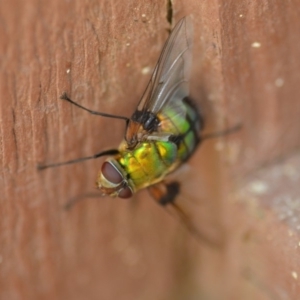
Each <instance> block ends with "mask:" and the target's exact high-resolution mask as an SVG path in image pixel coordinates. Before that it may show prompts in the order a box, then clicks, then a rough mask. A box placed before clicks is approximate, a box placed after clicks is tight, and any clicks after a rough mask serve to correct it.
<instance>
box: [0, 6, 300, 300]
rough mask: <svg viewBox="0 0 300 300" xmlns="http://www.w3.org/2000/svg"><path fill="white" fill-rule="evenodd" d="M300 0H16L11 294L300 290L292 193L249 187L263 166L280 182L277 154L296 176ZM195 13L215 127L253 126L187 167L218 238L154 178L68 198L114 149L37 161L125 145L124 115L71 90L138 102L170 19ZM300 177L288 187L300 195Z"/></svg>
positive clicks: (0, 281) (83, 188)
mask: <svg viewBox="0 0 300 300" xmlns="http://www.w3.org/2000/svg"><path fill="white" fill-rule="evenodd" d="M299 4H300V3H299V1H298V0H294V1H288V2H284V3H283V2H282V1H279V0H275V1H250V2H249V1H244V0H243V1H233V0H231V1H228V0H226V1H207V0H204V1H201V2H200V1H196V0H188V1H136V0H130V1H126V2H125V1H119V0H115V1H109V2H108V1H104V0H103V1H94V0H89V1H78V0H77V1H71V2H68V1H58V0H54V1H51V2H47V3H46V2H42V1H38V0H29V1H26V2H25V1H20V0H12V1H9V2H7V1H6V2H5V1H2V2H0V40H1V43H0V105H1V108H0V154H1V155H0V166H1V167H0V174H1V175H0V191H1V192H0V195H1V196H0V212H1V218H0V299H6V300H10V299H13V300H14V299H73V300H77V299H101V300H102V299H103V300H112V299H118V298H122V299H149V300H150V299H151V300H152V299H222V300H223V299H231V300H232V299H272V300H273V299H276V300H277V299H297V297H298V295H299V284H298V282H297V278H295V277H297V276H299V274H300V273H299V272H300V270H299V266H298V264H297V261H299V259H298V253H297V251H295V249H296V247H298V245H297V240H298V233H297V232H298V228H297V226H294V223H290V222H288V221H290V220H288V221H287V220H286V219H285V220H281V219H280V213H282V210H284V209H285V208H286V207H283V206H276V203H277V202H276V201H275V199H276V194H275V195H274V194H272V193H270V194H263V195H262V194H256V195H255V197H254V196H253V194H251V193H250V196H249V193H248V192H249V189H247V188H248V187H249V185H250V186H252V185H251V184H252V183H253V182H254V183H255V181H257V179H258V181H259V182H260V183H261V182H263V183H265V184H267V185H268V186H269V187H270V188H272V189H273V188H274V186H275V187H277V186H278V182H277V181H275V180H274V178H273V177H269V175H270V174H274V168H276V166H279V167H278V168H277V169H276V170H277V171H276V172H277V173H278V172H279V174H281V175H282V174H283V175H284V174H285V173H284V171H282V170H287V168H286V166H287V165H288V166H291V167H294V166H297V165H298V164H297V163H298V161H299V158H298V156H297V151H298V149H299V146H300V138H299V129H298V128H300V118H299V117H298V116H299V114H300V101H299V94H300V85H299V82H300V75H299V74H300V73H299V69H300V60H299V57H300V40H299V38H298V36H299V31H300V20H299V18H298V16H299V13H300V5H299ZM170 12H172V14H170ZM188 14H192V15H193V16H192V17H193V21H194V27H195V47H194V63H193V76H192V80H191V90H192V96H193V98H194V99H195V102H196V103H197V105H198V106H199V107H200V108H201V109H203V111H204V113H205V117H206V120H207V129H206V130H207V132H209V131H221V130H223V129H225V128H229V127H231V126H234V125H236V124H237V123H241V124H242V125H243V128H242V130H240V131H239V132H238V133H236V134H233V135H231V136H226V137H222V138H220V139H216V140H210V141H207V142H206V143H204V144H203V146H201V148H200V149H199V151H197V153H196V154H195V156H194V157H193V158H192V160H191V162H190V164H189V166H188V167H187V168H186V169H185V170H187V173H188V174H187V175H182V178H183V179H184V178H185V183H184V182H183V183H182V185H183V192H184V193H183V196H184V195H185V196H186V195H189V196H191V197H194V198H196V199H197V201H198V204H197V207H198V209H199V222H200V223H201V225H202V226H203V228H205V230H206V231H207V234H210V235H212V236H216V237H219V236H222V237H223V238H225V240H226V246H225V247H224V248H220V249H218V250H217V251H215V250H213V249H211V248H210V247H209V246H207V245H205V244H203V243H198V242H197V241H196V240H195V239H194V238H193V237H192V236H190V235H189V234H188V233H187V232H186V231H185V229H184V228H183V227H182V226H181V224H178V222H177V221H176V220H175V219H173V218H171V217H170V216H169V215H168V214H166V212H165V211H164V210H163V209H161V208H160V207H158V206H157V205H156V203H154V202H153V201H152V200H151V199H150V197H149V196H148V194H147V193H146V192H141V193H139V194H138V195H136V196H135V197H134V199H132V200H129V201H123V200H118V199H106V198H103V199H89V200H86V201H82V202H80V203H78V204H77V205H76V206H75V207H74V208H73V209H72V210H70V211H65V210H64V209H63V207H64V205H65V203H66V202H67V201H68V200H69V199H70V198H72V197H74V196H77V195H80V194H83V193H87V192H91V191H94V182H95V179H96V176H97V173H98V171H99V168H100V166H101V161H102V160H101V159H100V160H97V161H90V162H85V163H81V164H78V165H72V166H66V167H61V168H57V169H49V170H45V171H43V172H39V171H37V168H36V166H37V164H38V163H46V162H57V161H65V160H69V159H74V158H77V157H82V156H87V155H91V154H94V153H97V152H99V150H101V149H109V148H111V147H116V146H118V144H119V142H120V140H121V139H122V137H123V134H124V122H122V121H111V120H108V119H104V118H99V117H96V116H91V115H89V114H87V113H86V112H83V111H80V110H79V109H77V108H75V107H72V106H70V105H69V104H68V103H65V102H63V101H62V100H60V99H59V96H60V95H61V93H62V92H64V91H66V92H67V93H68V94H69V96H70V97H72V99H73V100H75V101H77V102H79V103H81V104H82V105H84V106H87V107H89V108H91V109H95V110H99V111H104V112H108V113H115V114H122V115H126V116H130V115H131V113H132V112H133V110H134V108H135V106H136V104H137V102H138V100H139V97H140V96H141V94H142V93H143V90H144V88H145V86H146V84H147V81H148V80H149V77H150V74H151V70H152V69H153V67H154V65H155V63H156V60H157V58H158V56H159V53H160V51H161V48H162V46H163V44H164V41H165V40H166V38H167V36H168V30H169V29H170V28H171V27H172V25H174V24H175V23H176V21H178V20H179V19H180V18H181V17H183V16H185V15H188ZM171 16H172V18H171ZM170 22H171V23H172V24H170ZM280 166H281V167H285V168H281V167H280ZM262 168H263V172H264V173H263V174H261V173H259V172H261V170H262ZM278 170H281V171H278ZM289 170H291V169H289ZM293 170H294V173H293V174H296V173H297V172H298V171H297V168H294V169H293ZM184 172H185V171H184ZM291 172H292V171H291ZM277 173H276V174H277ZM289 174H290V173H289ZM295 176H296V175H295ZM295 178H298V177H295ZM298 182H299V180H294V181H293V180H291V182H290V183H289V189H284V187H282V189H280V192H279V191H278V192H277V194H278V195H283V197H291V195H295V196H293V197H294V198H293V199H296V200H297V193H296V192H295V191H297V186H298ZM254 198H255V205H252V204H253V202H252V200H253V199H254ZM296 203H297V201H296ZM290 209H291V211H293V210H292V208H290ZM296 215H297V214H296ZM274 232H275V234H274ZM288 233H290V235H289V234H288ZM274 240H276V243H275V242H274ZM274 248H276V251H275V250H274ZM277 261H278V262H279V265H278V266H277V267H275V264H276V262H277ZM292 266H294V268H292ZM282 270H284V271H282ZM275 274H276V275H275ZM295 274H297V276H296V275H295Z"/></svg>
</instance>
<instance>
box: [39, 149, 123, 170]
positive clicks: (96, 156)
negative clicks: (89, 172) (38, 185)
mask: <svg viewBox="0 0 300 300" xmlns="http://www.w3.org/2000/svg"><path fill="white" fill-rule="evenodd" d="M117 154H119V150H117V149H110V150H106V151H102V152H99V153H96V154H94V155H92V156H86V157H81V158H77V159H72V160H69V161H64V162H59V163H53V164H48V165H40V164H39V165H37V169H38V170H45V169H48V168H56V167H61V166H65V165H70V164H75V163H79V162H82V161H86V160H90V159H96V158H98V157H100V156H105V155H117Z"/></svg>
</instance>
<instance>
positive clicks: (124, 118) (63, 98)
mask: <svg viewBox="0 0 300 300" xmlns="http://www.w3.org/2000/svg"><path fill="white" fill-rule="evenodd" d="M60 99H62V100H66V101H68V102H70V103H71V104H73V105H75V106H77V107H79V108H81V109H83V110H85V111H87V112H89V113H90V114H93V115H97V116H102V117H105V118H112V119H120V120H124V121H126V124H128V122H129V118H127V117H124V116H118V115H111V114H107V113H103V112H99V111H94V110H91V109H88V108H86V107H84V106H82V105H80V104H78V103H76V102H75V101H73V100H72V99H70V98H69V97H68V95H67V93H66V92H64V93H63V94H62V95H61V96H60Z"/></svg>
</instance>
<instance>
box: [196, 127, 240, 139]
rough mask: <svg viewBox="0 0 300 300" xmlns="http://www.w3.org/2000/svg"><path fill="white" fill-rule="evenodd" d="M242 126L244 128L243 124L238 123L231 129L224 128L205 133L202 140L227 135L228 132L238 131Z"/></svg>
mask: <svg viewBox="0 0 300 300" xmlns="http://www.w3.org/2000/svg"><path fill="white" fill-rule="evenodd" d="M241 128H242V124H237V125H236V126H234V127H231V128H229V129H226V130H223V131H219V132H212V133H207V134H203V135H202V136H201V138H200V139H201V142H203V141H204V140H208V139H213V138H217V137H220V136H225V135H228V134H232V133H234V132H236V131H239V130H240V129H241Z"/></svg>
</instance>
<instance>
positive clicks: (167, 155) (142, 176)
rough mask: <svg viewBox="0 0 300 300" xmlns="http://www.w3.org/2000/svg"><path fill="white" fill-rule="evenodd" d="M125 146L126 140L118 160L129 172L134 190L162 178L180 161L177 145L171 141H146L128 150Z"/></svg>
mask: <svg viewBox="0 0 300 300" xmlns="http://www.w3.org/2000/svg"><path fill="white" fill-rule="evenodd" d="M125 147H126V142H123V143H122V144H121V145H120V150H121V151H120V156H119V157H117V158H116V160H117V161H118V162H119V164H120V165H121V166H122V168H123V169H124V170H125V172H126V174H128V178H129V180H128V181H129V183H130V185H131V186H132V188H133V189H134V191H137V190H139V189H142V188H145V187H147V186H149V185H152V184H154V183H156V182H158V181H160V180H162V179H163V178H164V177H165V176H166V175H167V174H168V173H170V172H171V171H172V170H174V169H175V168H176V167H177V166H178V163H179V161H178V155H177V147H176V145H175V144H174V143H171V142H165V141H145V142H141V143H140V144H138V145H137V146H136V148H135V149H133V150H126V149H125Z"/></svg>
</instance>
